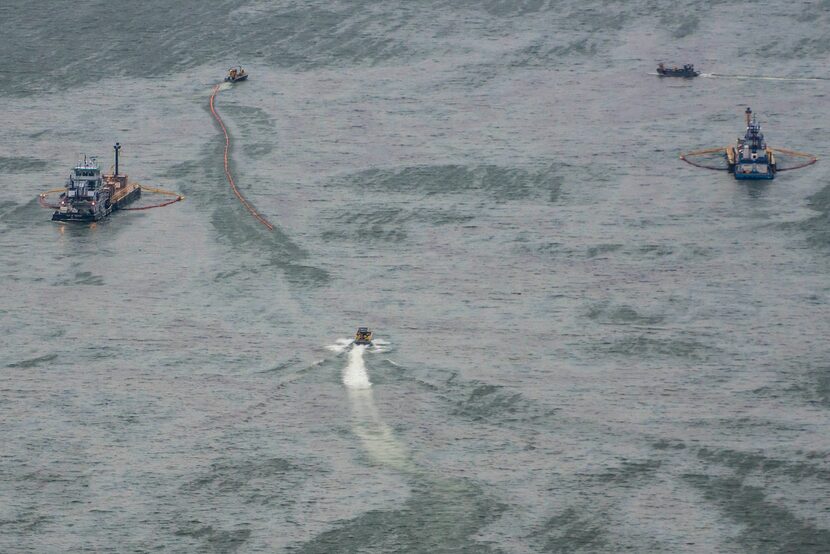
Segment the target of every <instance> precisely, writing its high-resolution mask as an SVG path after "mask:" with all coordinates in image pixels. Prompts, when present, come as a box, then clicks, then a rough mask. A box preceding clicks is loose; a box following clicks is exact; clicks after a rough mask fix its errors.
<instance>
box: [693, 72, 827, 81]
mask: <svg viewBox="0 0 830 554" xmlns="http://www.w3.org/2000/svg"><path fill="white" fill-rule="evenodd" d="M700 76H701V77H708V78H714V79H751V80H754V81H830V77H775V76H771V75H729V74H726V73H701V74H700Z"/></svg>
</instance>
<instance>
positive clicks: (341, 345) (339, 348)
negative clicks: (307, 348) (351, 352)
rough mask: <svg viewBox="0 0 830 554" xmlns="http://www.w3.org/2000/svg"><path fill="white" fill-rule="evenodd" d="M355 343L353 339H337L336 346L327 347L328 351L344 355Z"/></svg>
mask: <svg viewBox="0 0 830 554" xmlns="http://www.w3.org/2000/svg"><path fill="white" fill-rule="evenodd" d="M353 342H354V341H353V340H352V339H343V338H341V339H337V340H336V341H334V344H329V345H328V346H326V350H331V351H332V352H336V353H338V354H342V353H343V352H345V351H346V350H348V349H349V347H350V346H351V345H352V343H353Z"/></svg>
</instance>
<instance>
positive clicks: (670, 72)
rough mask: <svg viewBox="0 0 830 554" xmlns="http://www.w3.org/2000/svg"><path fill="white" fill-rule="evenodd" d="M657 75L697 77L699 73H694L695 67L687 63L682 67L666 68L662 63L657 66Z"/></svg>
mask: <svg viewBox="0 0 830 554" xmlns="http://www.w3.org/2000/svg"><path fill="white" fill-rule="evenodd" d="M657 75H659V76H660V77H686V78H691V77H697V76H698V75H700V72H699V71H695V65H694V64H691V63H687V64H686V65H684V66H683V67H666V66H665V65H663V64H662V63H661V64H659V65H658V66H657Z"/></svg>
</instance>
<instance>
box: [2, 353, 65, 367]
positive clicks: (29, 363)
mask: <svg viewBox="0 0 830 554" xmlns="http://www.w3.org/2000/svg"><path fill="white" fill-rule="evenodd" d="M56 359H58V355H57V354H46V355H44V356H38V357H37V358H30V359H28V360H21V361H19V362H14V363H11V364H8V365H7V366H6V367H13V368H22V369H29V368H32V367H37V366H39V365H40V364H45V363H48V362H51V361H53V360H56Z"/></svg>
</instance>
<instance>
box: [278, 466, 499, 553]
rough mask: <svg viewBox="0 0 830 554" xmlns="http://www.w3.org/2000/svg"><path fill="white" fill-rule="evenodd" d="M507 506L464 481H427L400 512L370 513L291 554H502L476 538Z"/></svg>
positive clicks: (415, 488) (422, 483) (416, 485)
mask: <svg viewBox="0 0 830 554" xmlns="http://www.w3.org/2000/svg"><path fill="white" fill-rule="evenodd" d="M505 509H506V506H504V505H503V504H500V503H498V502H495V501H494V500H493V499H491V498H489V497H488V496H486V495H485V494H484V493H483V492H482V491H481V489H480V488H479V487H478V486H477V485H474V484H472V483H470V482H468V481H462V480H446V479H436V480H423V481H417V482H416V483H415V485H414V489H413V491H412V494H411V496H410V497H409V499H408V500H407V501H406V503H405V505H404V506H403V507H402V508H401V509H398V510H388V511H385V510H372V511H369V512H366V513H364V514H361V515H359V516H357V517H355V518H354V519H350V520H346V521H342V522H340V523H339V524H337V527H336V528H335V529H332V530H330V531H327V532H325V533H322V534H320V535H318V536H316V537H315V538H314V539H312V540H310V541H308V542H306V543H304V544H301V545H297V546H295V547H293V548H289V549H288V551H289V552H297V553H304V554H318V553H319V554H331V553H343V554H346V553H349V554H351V553H353V552H476V553H482V554H486V553H490V552H501V550H500V549H498V548H496V547H494V546H492V545H489V544H486V543H482V542H479V541H476V540H475V539H474V538H473V537H474V536H475V535H476V534H477V533H478V532H479V531H480V530H481V529H483V528H485V527H486V526H487V525H489V524H491V523H493V522H494V521H496V520H497V519H498V518H499V516H500V515H501V513H502V512H503V511H504V510H505Z"/></svg>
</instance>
